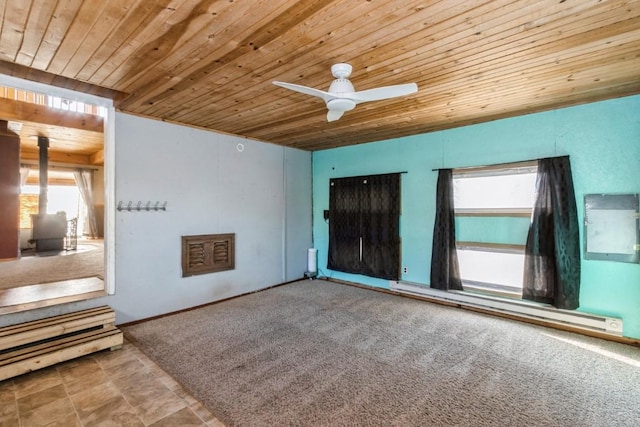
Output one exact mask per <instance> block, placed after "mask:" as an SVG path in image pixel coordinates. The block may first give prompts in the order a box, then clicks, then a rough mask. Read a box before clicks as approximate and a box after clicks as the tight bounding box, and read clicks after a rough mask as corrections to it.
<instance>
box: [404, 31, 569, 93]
mask: <svg viewBox="0 0 640 427" xmlns="http://www.w3.org/2000/svg"><path fill="white" fill-rule="evenodd" d="M563 25H564V24H563ZM517 34H520V32H518V33H517ZM527 37H528V38H531V35H530V36H527ZM534 37H537V36H534ZM525 40H526V39H525ZM525 40H522V39H521V40H519V41H520V43H523V42H524V41H525ZM516 41H518V40H515V39H513V38H510V39H503V41H502V42H501V43H500V44H498V46H496V47H493V45H491V48H493V49H496V50H497V51H498V52H501V55H500V56H510V55H513V52H512V51H509V52H505V53H502V52H503V51H502V50H498V48H502V46H511V45H513V44H514V43H516ZM482 44H484V46H487V47H488V46H489V45H488V43H486V38H485V39H483V40H482ZM466 46H467V49H465V51H470V52H475V53H474V54H473V55H472V56H467V57H465V61H464V64H465V65H466V64H468V63H470V61H469V58H471V57H475V58H477V62H474V63H473V64H476V63H483V62H486V61H487V60H488V59H489V58H487V57H486V56H485V55H486V54H485V51H484V50H481V49H477V48H476V46H475V45H473V44H469V43H467V44H466ZM515 46H518V44H515ZM514 49H515V50H518V49H519V48H518V47H516V48H514ZM440 58H444V59H446V60H449V59H450V55H449V51H448V50H447V52H443V53H441V54H438V55H434V56H432V57H430V58H429V59H428V60H426V61H425V62H424V63H425V64H426V63H428V64H436V63H435V62H434V60H439V59H440ZM454 59H455V58H454ZM456 62H458V65H457V67H456V68H455V70H456V71H460V72H461V71H462V70H464V69H465V68H466V66H465V65H462V61H456ZM413 65H414V66H416V68H420V69H421V68H422V67H419V63H414V64H413ZM440 70H442V71H440V73H437V74H439V76H440V77H441V78H444V79H447V80H448V79H449V78H450V76H449V75H450V73H451V71H452V70H451V68H449V67H446V66H444V64H443V65H442V67H441V68H440ZM427 77H428V79H429V80H430V81H433V80H434V78H435V77H436V76H434V75H425V78H427Z"/></svg>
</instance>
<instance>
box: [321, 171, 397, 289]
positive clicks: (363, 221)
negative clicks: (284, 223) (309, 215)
mask: <svg viewBox="0 0 640 427" xmlns="http://www.w3.org/2000/svg"><path fill="white" fill-rule="evenodd" d="M327 267H328V268H330V269H331V270H336V271H343V272H346V273H354V274H364V275H366V276H370V277H378V278H381V279H388V280H397V279H399V277H400V175H399V174H386V175H373V176H360V177H349V178H336V179H332V180H331V181H330V188H329V253H328V256H327Z"/></svg>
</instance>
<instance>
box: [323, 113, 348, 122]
mask: <svg viewBox="0 0 640 427" xmlns="http://www.w3.org/2000/svg"><path fill="white" fill-rule="evenodd" d="M343 114H344V111H342V110H329V111H327V121H328V122H334V121H336V120H338V119H339V118H340V117H342V115H343Z"/></svg>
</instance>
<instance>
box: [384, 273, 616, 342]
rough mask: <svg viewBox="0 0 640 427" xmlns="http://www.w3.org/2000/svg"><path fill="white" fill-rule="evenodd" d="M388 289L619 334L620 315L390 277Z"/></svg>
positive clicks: (471, 306)
mask: <svg viewBox="0 0 640 427" xmlns="http://www.w3.org/2000/svg"><path fill="white" fill-rule="evenodd" d="M389 285H390V287H391V289H392V290H394V291H398V292H400V293H406V294H412V295H419V296H426V297H429V298H433V299H437V300H441V301H443V302H449V303H456V304H459V305H461V306H467V307H470V308H481V309H483V310H487V311H493V312H497V313H505V314H512V315H514V316H519V317H525V318H529V319H536V320H543V321H545V322H552V323H556V324H560V325H567V326H571V327H574V328H580V329H585V330H590V331H596V332H601V333H605V334H609V335H613V336H622V330H623V323H622V319H618V318H615V317H606V316H599V315H596V314H589V313H582V312H579V311H573V310H561V309H557V308H555V307H551V306H545V305H543V304H537V303H533V302H527V301H519V300H510V299H507V298H500V297H493V296H491V297H490V296H483V295H472V294H469V293H467V292H461V291H442V290H439V289H432V288H429V287H426V286H424V285H419V284H415V283H410V282H397V281H393V280H392V281H390V282H389Z"/></svg>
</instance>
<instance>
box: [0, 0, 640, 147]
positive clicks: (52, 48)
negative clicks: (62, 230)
mask: <svg viewBox="0 0 640 427" xmlns="http://www.w3.org/2000/svg"><path fill="white" fill-rule="evenodd" d="M0 24H1V28H0V61H1V62H0V72H2V73H5V74H10V75H14V76H17V77H22V78H27V79H32V80H38V81H41V82H45V83H51V84H54V85H58V86H62V87H67V88H72V89H80V90H84V91H86V92H90V93H94V94H98V95H102V96H108V97H112V98H113V99H114V100H115V103H116V107H117V108H118V109H119V110H121V111H124V112H128V113H132V114H137V115H143V116H149V117H154V118H158V119H162V120H166V121H170V122H177V123H182V124H186V125H189V126H196V127H201V128H207V129H212V130H216V131H221V132H226V133H230V134H236V135H242V136H245V137H249V138H254V139H258V140H261V141H267V142H272V143H275V144H281V145H285V146H290V147H298V148H301V149H306V150H318V149H324V148H331V147H337V146H344V145H351V144H359V143H364V142H369V141H377V140H382V139H387V138H394V137H401V136H406V135H412V134H418V133H424V132H430V131H436V130H441V129H447V128H452V127H457V126H463V125H468V124H472V123H479V122H485V121H489V120H495V119H498V118H503V117H510V116H515V115H521V114H526V113H531V112H535V111H542V110H548V109H552V108H557V107H562V106H568V105H575V104H580V103H586V102H592V101H596V100H601V99H608V98H614V97H620V96H626V95H631V94H637V93H640V1H637V0H636V1H624V0H609V1H602V0H539V1H529V0H521V1H514V0H492V1H487V0H442V1H425V0H421V1H410V0H402V1H392V0H376V1H372V0H366V1H365V0H331V1H330V0H302V1H292V0H244V1H233V0H156V1H149V0H109V1H105V0H84V1H82V0H32V1H27V0H4V1H2V0H0ZM337 62H348V63H350V64H352V65H353V74H352V76H351V81H352V82H353V84H354V85H355V87H356V90H365V89H370V88H373V87H377V86H385V85H393V84H402V83H409V82H416V83H417V84H418V87H419V92H418V93H416V94H413V95H409V96H406V97H403V98H397V99H393V100H386V101H377V102H371V103H364V104H360V105H358V106H357V107H356V109H355V110H353V111H350V112H347V113H346V114H345V115H344V116H343V117H342V118H341V119H340V120H338V121H335V122H330V123H328V122H327V121H326V108H325V105H324V103H323V102H322V101H321V100H320V99H319V98H313V97H310V96H306V95H303V94H299V93H295V92H291V91H287V90H285V89H282V88H279V87H276V86H274V85H272V84H271V82H272V81H273V80H280V81H285V82H290V83H296V84H301V85H305V86H311V87H316V88H320V89H324V90H326V89H327V88H328V86H329V84H330V82H331V80H332V79H333V77H332V76H331V73H330V67H331V65H332V64H334V63H337ZM0 118H1V117H0Z"/></svg>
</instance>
